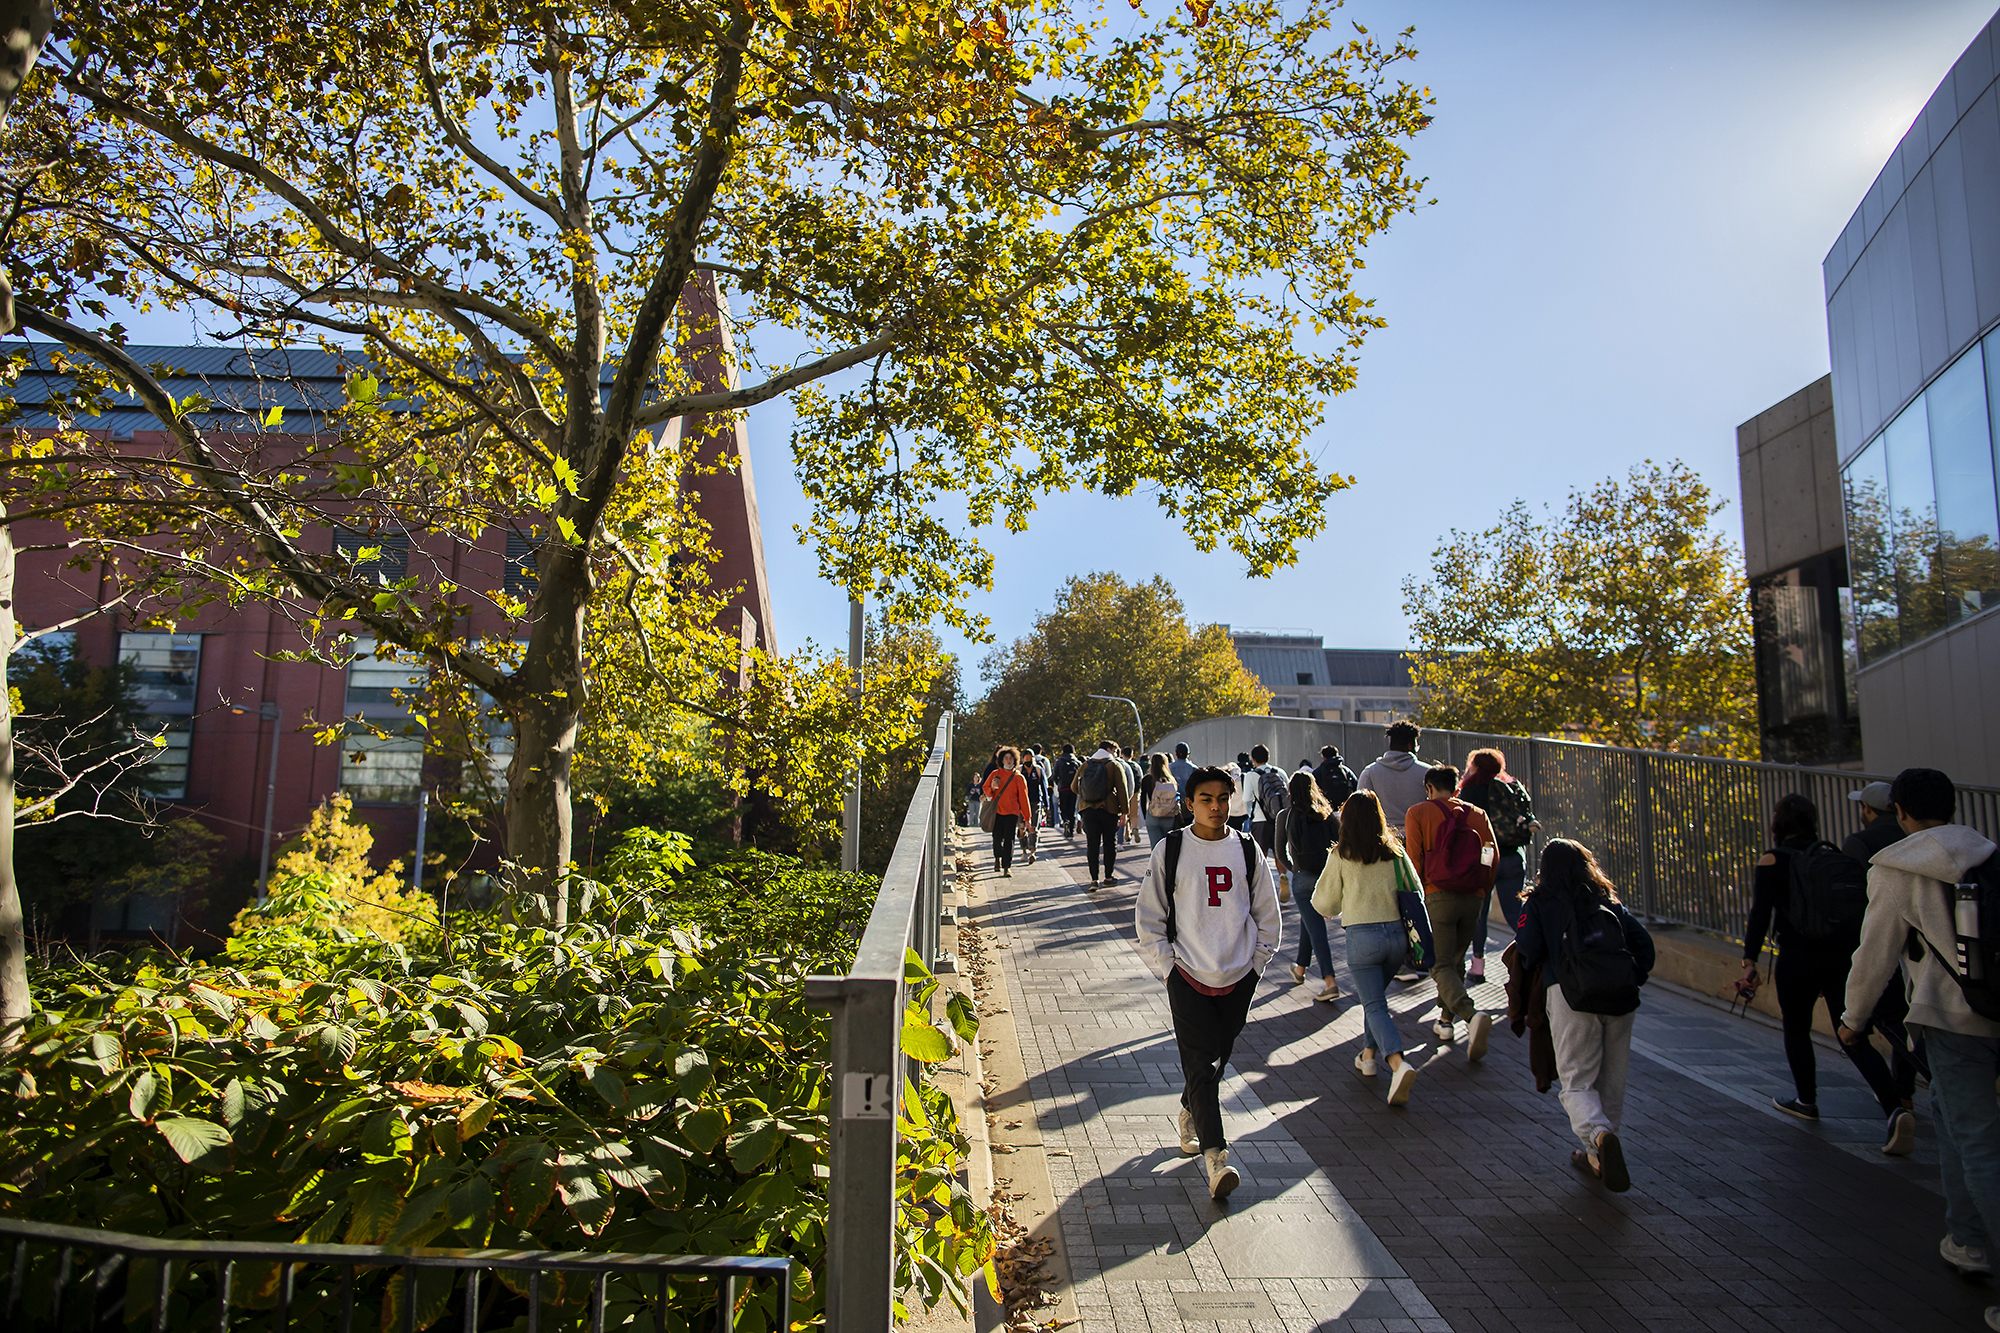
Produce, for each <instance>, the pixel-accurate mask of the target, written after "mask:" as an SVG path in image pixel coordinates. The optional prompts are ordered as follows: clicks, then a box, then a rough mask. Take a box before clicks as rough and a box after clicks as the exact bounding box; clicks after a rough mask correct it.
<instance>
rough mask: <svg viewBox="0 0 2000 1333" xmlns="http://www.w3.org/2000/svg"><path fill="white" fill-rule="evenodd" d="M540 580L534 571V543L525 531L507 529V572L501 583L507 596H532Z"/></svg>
mask: <svg viewBox="0 0 2000 1333" xmlns="http://www.w3.org/2000/svg"><path fill="white" fill-rule="evenodd" d="M539 582H540V579H539V577H538V576H537V575H536V573H535V544H534V543H533V542H531V541H529V540H528V536H527V534H526V533H522V532H515V531H514V530H513V529H512V528H509V529H508V530H507V574H506V581H505V582H504V584H503V585H502V587H503V588H504V589H505V591H506V593H507V595H508V596H509V597H532V596H534V595H535V585H536V584H537V583H539Z"/></svg>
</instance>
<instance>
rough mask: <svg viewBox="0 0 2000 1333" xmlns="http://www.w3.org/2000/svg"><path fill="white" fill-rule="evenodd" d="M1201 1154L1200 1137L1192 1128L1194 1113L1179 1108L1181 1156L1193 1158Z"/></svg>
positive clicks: (1185, 1108)
mask: <svg viewBox="0 0 2000 1333" xmlns="http://www.w3.org/2000/svg"><path fill="white" fill-rule="evenodd" d="M1200 1152H1201V1135H1200V1134H1199V1133H1197V1132H1196V1130H1195V1127H1194V1112H1193V1111H1190V1110H1188V1109H1187V1107H1185V1106H1183V1107H1182V1108H1181V1154H1182V1156H1185V1157H1194V1156H1196V1155H1198V1154H1199V1153H1200Z"/></svg>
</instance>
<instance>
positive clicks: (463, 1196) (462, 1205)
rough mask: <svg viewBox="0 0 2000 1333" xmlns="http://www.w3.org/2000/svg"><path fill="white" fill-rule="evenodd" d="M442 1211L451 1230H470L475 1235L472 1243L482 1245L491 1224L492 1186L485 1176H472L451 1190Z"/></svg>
mask: <svg viewBox="0 0 2000 1333" xmlns="http://www.w3.org/2000/svg"><path fill="white" fill-rule="evenodd" d="M444 1212H445V1216H446V1217H447V1218H448V1219H449V1220H450V1222H451V1227H452V1230H454V1231H471V1232H473V1233H475V1236H476V1240H475V1242H474V1243H475V1244H480V1245H484V1244H485V1243H486V1233H487V1232H488V1231H489V1230H491V1228H492V1225H493V1186H492V1185H491V1184H489V1183H488V1182H487V1179H486V1177H485V1176H473V1177H472V1178H471V1179H470V1180H467V1181H466V1182H465V1183H464V1184H462V1185H460V1186H459V1187H458V1188H457V1189H455V1190H453V1191H452V1194H451V1200H450V1202H448V1203H446V1204H445V1209H444Z"/></svg>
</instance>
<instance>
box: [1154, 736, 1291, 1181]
mask: <svg viewBox="0 0 2000 1333" xmlns="http://www.w3.org/2000/svg"><path fill="white" fill-rule="evenodd" d="M1188 804H1189V806H1190V808H1191V809H1192V810H1193V812H1194V823H1192V824H1190V825H1189V826H1188V827H1187V828H1184V829H1178V830H1175V831H1172V832H1170V833H1168V834H1167V836H1166V837H1164V838H1162V839H1161V840H1160V841H1159V842H1158V843H1157V844H1155V845H1154V847H1153V854H1152V858H1151V860H1150V861H1149V862H1148V864H1147V867H1146V878H1145V882H1144V883H1143V884H1141V885H1140V887H1139V901H1138V903H1137V905H1136V906H1135V907H1134V909H1133V914H1132V924H1133V928H1134V931H1135V933H1136V934H1137V936H1138V945H1139V953H1140V956H1141V957H1143V958H1144V959H1145V960H1146V965H1147V966H1148V967H1149V968H1151V969H1152V972H1153V975H1154V976H1156V977H1158V978H1159V979H1160V980H1162V981H1164V982H1166V984H1167V1005H1168V1008H1169V1009H1170V1010H1171V1012H1172V1014H1173V1020H1174V1040H1175V1042H1176V1043H1177V1044H1178V1045H1179V1047H1180V1058H1181V1075H1182V1078H1183V1080H1184V1086H1183V1088H1182V1091H1181V1113H1180V1145H1181V1151H1182V1152H1183V1153H1185V1154H1187V1155H1188V1156H1190V1157H1192V1156H1194V1155H1195V1154H1197V1153H1199V1154H1201V1156H1202V1158H1203V1164H1204V1166H1205V1167H1206V1168H1207V1172H1208V1191H1209V1193H1210V1195H1212V1196H1213V1197H1215V1198H1218V1199H1221V1198H1226V1197H1227V1196H1228V1194H1229V1192H1230V1191H1231V1190H1233V1189H1235V1188H1236V1186H1237V1183H1238V1181H1239V1179H1240V1177H1239V1174H1238V1172H1237V1170H1236V1168H1235V1167H1234V1166H1231V1165H1230V1163H1229V1140H1228V1138H1227V1137H1226V1136H1225V1134H1224V1133H1223V1125H1222V1103H1221V1096H1220V1089H1221V1085H1222V1070H1223V1068H1224V1066H1226V1065H1227V1064H1228V1063H1229V1054H1230V1051H1231V1050H1232V1049H1233V1048H1234V1047H1235V1045H1236V1038H1237V1037H1238V1036H1239V1035H1241V1033H1242V1031H1243V1023H1244V1020H1245V1019H1246V1018H1248V1017H1249V1014H1250V1000H1251V998H1252V997H1253V996H1254V995H1255V994H1256V992H1257V978H1258V976H1259V975H1261V974H1262V972H1263V970H1264V968H1265V967H1266V966H1267V965H1268V964H1269V963H1270V961H1271V959H1272V958H1273V957H1275V956H1276V954H1277V952H1278V940H1279V938H1280V936H1281V934H1282V925H1281V918H1280V917H1279V914H1278V894H1277V890H1276V888H1275V887H1274V881H1273V880H1272V877H1271V867H1270V863H1269V862H1267V861H1266V860H1265V859H1264V853H1263V851H1262V849H1261V848H1259V847H1258V846H1257V844H1256V843H1255V842H1253V841H1252V840H1251V839H1249V838H1246V837H1244V836H1243V835H1242V834H1240V833H1236V832H1233V831H1231V829H1230V828H1229V775H1228V774H1227V773H1224V772H1223V771H1222V770H1220V769H1216V768H1204V769H1197V770H1196V771H1195V774H1194V777H1193V778H1191V779H1190V780H1189V782H1188Z"/></svg>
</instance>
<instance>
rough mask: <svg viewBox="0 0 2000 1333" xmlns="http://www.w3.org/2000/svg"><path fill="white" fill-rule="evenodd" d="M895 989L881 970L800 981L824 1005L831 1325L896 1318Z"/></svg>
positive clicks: (862, 1330)
mask: <svg viewBox="0 0 2000 1333" xmlns="http://www.w3.org/2000/svg"><path fill="white" fill-rule="evenodd" d="M901 989H902V988H901V987H900V986H899V985H897V984H895V983H893V982H889V981H886V980H883V979H880V978H864V977H812V978H808V979H807V981H806V1000H807V1003H809V1004H813V1005H814V1006H815V1007H822V1006H823V1007H826V1008H829V1009H831V1011H832V1022H831V1024H830V1025H829V1026H830V1027H831V1028H832V1037H833V1041H832V1050H831V1052H830V1054H831V1057H832V1059H831V1061H830V1063H831V1067H832V1074H833V1080H832V1081H833V1088H832V1092H833V1098H832V1103H833V1104H832V1106H831V1107H829V1108H828V1115H827V1127H828V1131H829V1139H830V1144H829V1151H828V1154H827V1167H828V1173H827V1212H826V1325H827V1328H828V1329H830V1330H833V1331H834V1333H888V1329H889V1327H890V1325H891V1324H892V1323H893V1322H894V1318H895V1290H896V1110H897V1105H898V1100H899V1097H900V1095H901V1091H902V1081H903V1080H902V1075H901V1072H900V1070H901V1067H902V1060H901V1059H900V1058H899V1051H898V1049H897V1047H898V1041H897V1038H898V1036H899V1035H900V1033H901V1030H902V1024H901V1018H902V1015H901V1014H900V1013H898V1012H897V1010H898V1009H899V1007H900V991H901Z"/></svg>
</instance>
